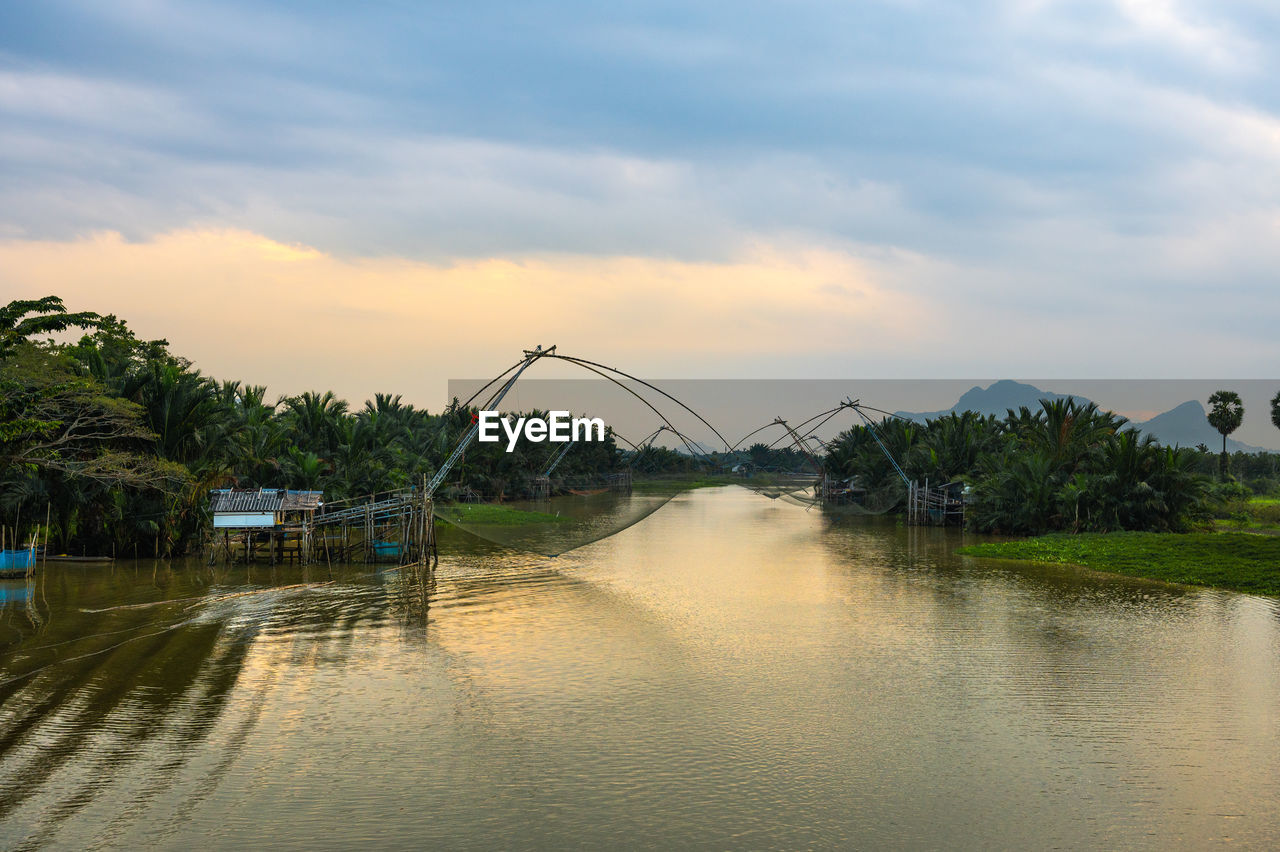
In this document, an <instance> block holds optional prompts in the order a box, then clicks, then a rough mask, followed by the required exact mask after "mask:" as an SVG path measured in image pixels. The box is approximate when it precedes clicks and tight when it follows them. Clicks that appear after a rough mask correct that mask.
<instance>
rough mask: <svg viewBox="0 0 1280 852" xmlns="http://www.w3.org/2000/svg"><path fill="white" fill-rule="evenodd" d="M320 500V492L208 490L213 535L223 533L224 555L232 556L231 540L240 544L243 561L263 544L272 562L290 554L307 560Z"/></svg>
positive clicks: (254, 553)
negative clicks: (242, 551) (242, 550)
mask: <svg viewBox="0 0 1280 852" xmlns="http://www.w3.org/2000/svg"><path fill="white" fill-rule="evenodd" d="M323 502H324V492H323V491H287V490H284V489H281V488H257V489H230V488H220V489H217V490H214V491H210V492H209V508H210V511H212V513H213V529H214V534H215V536H216V535H217V534H218V533H219V532H221V533H222V544H223V546H224V547H225V549H226V556H227V557H231V555H232V543H233V539H234V542H235V543H236V544H237V545H243V547H244V557H245V559H246V560H248V559H250V558H252V557H253V556H254V555H256V552H257V548H258V547H259V546H260V545H262V544H264V543H265V544H266V546H267V550H268V553H269V556H270V559H271V561H272V562H273V563H274V562H275V561H276V559H277V558H281V559H283V558H286V557H289V556H293V557H296V558H297V559H298V561H300V562H303V561H307V559H308V557H309V554H310V549H311V533H312V530H313V528H314V526H315V515H316V510H317V509H319V508H320V506H321V505H322V504H323Z"/></svg>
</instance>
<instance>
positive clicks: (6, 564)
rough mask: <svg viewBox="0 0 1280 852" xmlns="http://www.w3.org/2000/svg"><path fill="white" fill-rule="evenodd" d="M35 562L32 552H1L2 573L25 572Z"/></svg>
mask: <svg viewBox="0 0 1280 852" xmlns="http://www.w3.org/2000/svg"><path fill="white" fill-rule="evenodd" d="M35 562H36V559H35V554H34V553H33V552H32V551H30V550H0V571H14V570H18V571H25V570H26V569H28V568H30V567H31V566H33V565H35Z"/></svg>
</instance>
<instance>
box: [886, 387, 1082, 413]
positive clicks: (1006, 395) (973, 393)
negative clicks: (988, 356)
mask: <svg viewBox="0 0 1280 852" xmlns="http://www.w3.org/2000/svg"><path fill="white" fill-rule="evenodd" d="M1068 396H1071V394H1063V393H1052V392H1050V391H1043V390H1040V388H1038V387H1036V386H1035V385H1025V384H1023V383H1022V382H1015V381H1012V380H1010V379H1001V380H1000V381H998V382H995V383H994V384H992V385H991V387H988V388H980V387H978V386H977V385H975V386H973V387H972V388H970V389H969V390H967V391H965V392H964V393H963V394H962V395H961V396H960V399H958V400H956V404H955V405H953V406H951V407H950V408H944V409H942V410H941V411H916V412H911V411H898V412H895V414H896V416H898V417H905V418H907V419H908V420H915V421H916V422H918V423H923V422H924V421H925V420H932V419H935V418H938V417H944V416H946V415H948V414H950V413H951V412H953V411H976V412H978V413H979V414H996V415H999V416H1001V417H1003V416H1004V415H1005V413H1006V412H1007V411H1008V410H1009V409H1011V408H1012V409H1013V410H1014V411H1017V410H1018V409H1019V408H1021V407H1022V406H1024V405H1025V406H1026V407H1027V408H1030V409H1032V410H1033V411H1034V410H1035V409H1038V408H1039V407H1040V400H1042V399H1048V400H1055V399H1066V398H1067V397H1068ZM1075 399H1076V401H1078V402H1082V403H1085V404H1088V403H1089V402H1090V401H1091V400H1088V399H1086V398H1084V397H1082V396H1077V397H1075Z"/></svg>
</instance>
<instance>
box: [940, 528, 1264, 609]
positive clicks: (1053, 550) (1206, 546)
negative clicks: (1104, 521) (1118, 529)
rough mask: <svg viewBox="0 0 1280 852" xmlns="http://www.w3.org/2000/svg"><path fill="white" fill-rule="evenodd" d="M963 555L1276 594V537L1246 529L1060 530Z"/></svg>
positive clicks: (973, 548) (976, 546) (968, 550)
mask: <svg viewBox="0 0 1280 852" xmlns="http://www.w3.org/2000/svg"><path fill="white" fill-rule="evenodd" d="M957 552H959V553H960V554H962V555H965V556H981V557H985V558H989V559H1025V560H1030V561H1032V562H1049V563H1058V564H1065V565H1083V566H1084V567H1086V568H1091V569H1093V570H1095V571H1106V572H1110V573H1114V574H1125V575H1127V576H1130V577H1146V578H1148V579H1152V580H1163V581H1165V582H1169V583H1186V584H1188V585H1194V586H1212V587H1215V588H1219V589H1233V590H1235V591H1239V592H1251V593H1253V594H1263V595H1280V538H1277V537H1275V536H1261V535H1252V534H1250V533H1189V534H1186V535H1179V534H1175V533H1135V532H1127V533H1105V534H1104V533H1083V534H1080V535H1071V534H1069V533H1058V534H1054V535H1045V536H1039V537H1036V538H1026V539H1019V540H1015V541H998V542H985V543H982V544H974V545H969V546H968V547H962V548H960V550H959V551H957Z"/></svg>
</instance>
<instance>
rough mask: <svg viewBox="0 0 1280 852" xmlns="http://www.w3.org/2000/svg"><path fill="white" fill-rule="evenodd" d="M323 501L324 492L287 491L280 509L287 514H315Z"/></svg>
mask: <svg viewBox="0 0 1280 852" xmlns="http://www.w3.org/2000/svg"><path fill="white" fill-rule="evenodd" d="M323 499H324V492H323V491H286V492H284V504H283V505H282V506H281V507H280V509H281V510H282V511H285V512H314V511H315V510H316V509H317V508H318V507H319V505H320V503H321V502H322V501H323Z"/></svg>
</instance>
